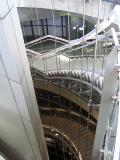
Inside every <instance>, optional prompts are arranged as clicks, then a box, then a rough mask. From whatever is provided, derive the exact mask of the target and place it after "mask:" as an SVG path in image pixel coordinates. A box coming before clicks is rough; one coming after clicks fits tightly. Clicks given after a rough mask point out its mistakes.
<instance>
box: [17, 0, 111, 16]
mask: <svg viewBox="0 0 120 160" xmlns="http://www.w3.org/2000/svg"><path fill="white" fill-rule="evenodd" d="M68 2H69V3H68ZM98 5H99V0H90V2H89V3H86V7H85V14H86V15H87V16H90V17H95V18H96V17H97V16H98V13H97V12H98ZM111 6H112V4H111V3H109V2H105V1H102V3H101V12H100V18H101V19H103V18H104V15H105V14H106V13H108V12H109V11H110V9H111ZM18 7H26V8H29V7H30V8H36V7H37V8H44V9H55V10H60V11H68V9H69V11H70V12H73V13H79V14H83V0H45V1H44V0H18Z"/></svg>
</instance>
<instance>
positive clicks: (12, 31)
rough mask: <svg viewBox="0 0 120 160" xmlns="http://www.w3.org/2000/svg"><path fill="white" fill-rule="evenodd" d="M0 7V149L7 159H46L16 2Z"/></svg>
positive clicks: (7, 0) (3, 1)
mask: <svg viewBox="0 0 120 160" xmlns="http://www.w3.org/2000/svg"><path fill="white" fill-rule="evenodd" d="M0 4H1V5H0V150H1V152H3V153H4V154H5V155H7V156H8V157H9V158H10V159H15V160H42V159H44V160H47V159H48V157H47V150H46V145H45V143H44V135H43V130H42V124H41V120H40V117H39V111H38V107H37V102H36V98H35V93H34V89H33V83H32V79H31V75H30V69H29V65H28V60H27V56H26V52H25V46H24V42H23V37H22V32H21V28H20V23H19V18H18V14H17V9H16V7H15V1H14V0H0Z"/></svg>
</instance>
